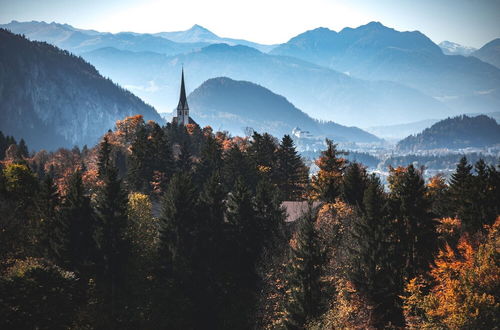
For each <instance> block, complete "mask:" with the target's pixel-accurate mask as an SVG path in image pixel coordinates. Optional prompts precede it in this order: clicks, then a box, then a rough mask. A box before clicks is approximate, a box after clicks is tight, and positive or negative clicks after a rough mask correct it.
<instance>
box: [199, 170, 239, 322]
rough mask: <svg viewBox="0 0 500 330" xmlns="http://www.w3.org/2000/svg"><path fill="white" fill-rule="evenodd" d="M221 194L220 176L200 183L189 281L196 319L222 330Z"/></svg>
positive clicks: (224, 292) (224, 278)
mask: <svg viewBox="0 0 500 330" xmlns="http://www.w3.org/2000/svg"><path fill="white" fill-rule="evenodd" d="M225 197H226V193H225V192H224V189H223V185H222V182H221V179H220V176H219V175H218V174H217V173H214V174H213V175H212V176H211V177H210V178H209V179H208V180H207V181H206V182H205V184H204V186H203V189H202V192H201V194H200V196H199V199H198V206H197V207H198V209H199V214H200V216H199V221H200V233H199V235H198V244H199V253H198V254H199V260H198V261H197V267H198V271H197V274H196V278H195V279H193V281H194V283H192V285H194V286H195V288H194V289H195V290H194V291H195V293H197V297H195V299H196V301H197V305H198V306H199V318H200V319H203V320H204V322H205V327H208V326H209V325H211V326H212V327H213V328H223V327H224V326H223V325H224V323H225V320H226V318H227V316H226V315H225V312H224V311H225V310H226V301H227V295H228V292H227V280H228V279H230V276H228V273H230V272H231V271H232V270H231V269H229V268H228V265H227V260H228V258H227V256H228V251H227V249H226V248H227V242H226V237H225V235H224V234H225V231H226V224H225V222H224V210H225V203H224V199H225Z"/></svg>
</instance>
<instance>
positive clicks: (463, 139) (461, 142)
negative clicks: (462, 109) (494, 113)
mask: <svg viewBox="0 0 500 330" xmlns="http://www.w3.org/2000/svg"><path fill="white" fill-rule="evenodd" d="M497 144H500V125H499V124H498V123H497V122H496V121H495V119H493V118H490V117H488V116H485V115H479V116H476V117H469V116H466V115H463V116H458V117H454V118H447V119H445V120H441V121H439V122H437V123H435V124H434V125H432V126H431V127H430V128H426V129H425V130H423V131H422V132H421V133H419V134H417V135H411V136H408V137H407V138H405V139H403V140H401V141H400V142H399V143H398V144H397V149H398V150H401V151H419V150H430V149H443V148H446V149H460V148H468V147H485V146H492V145H497Z"/></svg>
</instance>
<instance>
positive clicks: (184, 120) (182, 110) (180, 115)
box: [177, 68, 189, 126]
mask: <svg viewBox="0 0 500 330" xmlns="http://www.w3.org/2000/svg"><path fill="white" fill-rule="evenodd" d="M187 124H189V106H188V103H187V98H186V88H185V86H184V68H182V76H181V95H180V97H179V104H178V105H177V125H184V126H186V125H187Z"/></svg>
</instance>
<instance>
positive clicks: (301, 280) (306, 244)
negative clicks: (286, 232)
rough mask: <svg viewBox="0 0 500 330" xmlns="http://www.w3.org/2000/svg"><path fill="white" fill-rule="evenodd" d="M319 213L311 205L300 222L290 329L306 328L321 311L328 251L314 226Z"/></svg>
mask: <svg viewBox="0 0 500 330" xmlns="http://www.w3.org/2000/svg"><path fill="white" fill-rule="evenodd" d="M315 213H316V212H314V211H313V210H312V209H311V208H310V209H309V211H308V212H307V214H305V215H304V216H303V217H302V218H301V219H300V220H299V223H298V228H297V234H296V237H295V244H294V245H295V246H294V247H292V249H291V259H290V263H289V266H288V268H289V269H288V274H287V284H288V292H289V295H288V299H287V304H286V311H285V320H284V321H285V326H286V328H287V329H303V328H304V325H305V324H306V323H307V322H308V321H310V320H311V319H313V318H314V317H316V316H318V315H319V313H320V312H321V305H322V304H321V278H320V277H321V273H322V268H323V265H324V261H325V260H324V253H323V252H322V251H321V247H320V243H319V239H318V234H317V232H316V230H315V228H314V222H315V217H316V214H315Z"/></svg>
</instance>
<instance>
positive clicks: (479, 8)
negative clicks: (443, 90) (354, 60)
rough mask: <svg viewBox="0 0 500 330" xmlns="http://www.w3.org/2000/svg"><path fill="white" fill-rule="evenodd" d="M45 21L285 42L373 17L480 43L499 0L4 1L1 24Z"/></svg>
mask: <svg viewBox="0 0 500 330" xmlns="http://www.w3.org/2000/svg"><path fill="white" fill-rule="evenodd" d="M11 20H18V21H31V20H37V21H46V22H52V21H55V22H58V23H67V24H70V25H73V26H75V27H78V28H82V29H95V30H98V31H107V32H120V31H133V32H142V33H154V32H161V31H178V30H185V29H188V28H190V27H191V26H192V25H194V24H199V25H202V26H204V27H206V28H207V29H209V30H211V31H212V32H214V33H216V34H218V35H219V36H222V37H231V38H241V39H247V40H251V41H255V42H260V43H267V44H271V43H282V42H286V41H288V40H289V39H290V38H291V37H293V36H295V35H297V34H299V33H302V32H304V31H306V30H310V29H314V28H317V27H320V26H322V27H328V28H330V29H333V30H335V31H339V30H341V29H342V28H344V27H346V26H349V27H357V26H359V25H362V24H366V23H368V22H370V21H380V22H381V23H382V24H384V25H386V26H389V27H392V28H395V29H397V30H401V31H413V30H419V31H421V32H422V33H424V34H426V35H427V36H428V37H429V38H431V39H432V40H433V41H434V42H436V43H439V42H441V41H443V40H450V41H454V42H458V43H461V44H463V45H467V46H474V47H481V46H482V45H484V44H485V43H486V42H488V41H491V40H492V39H495V38H499V37H500V0H304V1H299V0H245V1H239V0H178V1H173V0H168V1H166V0H142V1H140V0H85V1H76V0H0V23H8V22H10V21H11Z"/></svg>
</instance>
